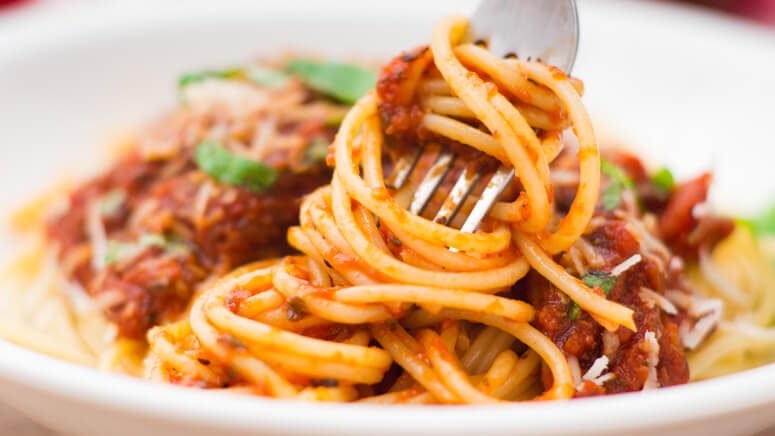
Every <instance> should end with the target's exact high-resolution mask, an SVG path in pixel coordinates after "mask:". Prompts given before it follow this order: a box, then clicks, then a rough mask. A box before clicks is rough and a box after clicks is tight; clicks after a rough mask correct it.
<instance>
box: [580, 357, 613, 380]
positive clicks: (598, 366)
mask: <svg viewBox="0 0 775 436" xmlns="http://www.w3.org/2000/svg"><path fill="white" fill-rule="evenodd" d="M606 369H608V357H606V356H600V357H598V358H597V359H595V361H594V362H592V366H590V367H589V369H588V370H587V372H586V373H585V374H584V376H583V377H581V378H582V380H589V381H591V380H593V379H596V378H598V377H600V376H601V375H602V374H603V371H605V370H606Z"/></svg>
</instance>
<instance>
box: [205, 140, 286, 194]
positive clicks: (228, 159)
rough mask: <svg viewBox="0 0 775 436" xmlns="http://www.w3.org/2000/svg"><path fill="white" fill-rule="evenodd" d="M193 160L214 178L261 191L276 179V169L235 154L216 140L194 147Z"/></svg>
mask: <svg viewBox="0 0 775 436" xmlns="http://www.w3.org/2000/svg"><path fill="white" fill-rule="evenodd" d="M194 160H195V161H196V164H197V165H198V166H199V168H200V169H201V170H202V171H204V172H206V173H207V174H209V175H210V176H211V177H212V178H214V179H215V180H218V181H219V182H222V183H228V184H231V185H236V186H242V187H245V188H248V189H251V190H253V191H263V190H264V189H266V188H268V187H270V186H272V184H273V183H274V181H275V180H276V179H277V170H276V169H274V168H272V167H271V166H269V165H266V164H263V163H261V162H256V161H252V160H250V159H245V158H243V157H240V156H237V155H235V154H233V153H231V152H230V151H228V150H226V149H225V148H224V147H223V146H222V145H220V144H218V143H216V142H202V143H201V144H199V145H198V146H197V147H196V151H195V152H194Z"/></svg>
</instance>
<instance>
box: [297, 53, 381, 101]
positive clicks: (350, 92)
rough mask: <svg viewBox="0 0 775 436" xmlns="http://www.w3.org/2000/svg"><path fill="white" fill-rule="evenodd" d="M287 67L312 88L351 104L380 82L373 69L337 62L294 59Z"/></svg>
mask: <svg viewBox="0 0 775 436" xmlns="http://www.w3.org/2000/svg"><path fill="white" fill-rule="evenodd" d="M286 69H287V72H288V73H290V74H293V75H296V76H298V77H299V78H301V80H303V81H304V83H305V84H306V85H307V86H309V87H310V88H312V89H314V90H316V91H318V92H322V93H323V94H326V95H329V96H331V97H333V98H335V99H337V100H340V101H342V102H345V103H351V104H352V103H355V102H356V101H357V100H358V99H359V98H361V97H363V96H364V95H365V94H366V93H367V92H368V91H369V90H370V89H372V88H374V85H375V84H376V82H377V74H376V73H375V72H374V71H372V70H368V69H366V68H363V67H359V66H356V65H351V64H343V63H338V62H317V61H308V60H302V59H293V60H291V61H290V62H288V65H287V67H286Z"/></svg>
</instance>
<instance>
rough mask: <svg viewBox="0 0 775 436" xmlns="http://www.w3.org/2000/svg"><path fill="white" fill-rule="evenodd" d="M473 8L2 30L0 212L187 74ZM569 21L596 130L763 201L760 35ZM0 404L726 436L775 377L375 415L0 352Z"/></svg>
mask: <svg viewBox="0 0 775 436" xmlns="http://www.w3.org/2000/svg"><path fill="white" fill-rule="evenodd" d="M472 6H473V5H472V4H471V3H470V2H465V1H446V2H429V1H423V2H420V1H418V0H414V1H406V0H401V1H398V0H391V1H390V2H379V3H377V2H364V1H356V0H352V1H346V2H341V1H340V2H337V3H333V2H302V1H296V0H284V1H282V2H271V3H270V2H247V1H236V2H228V3H226V2H214V1H201V2H200V1H189V2H185V3H181V2H171V1H170V2H155V3H153V4H151V3H150V2H148V3H145V2H131V3H130V2H126V3H112V2H110V3H91V2H88V3H82V4H80V5H77V6H72V5H71V4H57V5H55V6H53V9H48V10H46V9H45V8H34V9H33V10H32V11H30V12H20V13H15V14H13V15H11V16H5V17H0V153H2V157H3V159H2V160H0V186H2V190H3V192H2V203H3V205H5V204H8V203H16V202H18V201H19V200H20V199H21V198H23V197H25V196H26V195H28V194H29V193H30V192H34V191H35V190H38V189H42V188H44V187H46V186H47V185H49V184H50V183H51V182H52V180H53V179H54V176H55V175H56V174H57V173H59V172H61V171H62V168H67V169H71V170H75V172H76V173H77V172H78V171H82V170H83V169H84V168H94V163H95V162H98V161H99V159H98V158H97V157H98V156H100V155H101V154H102V153H101V151H100V148H99V145H100V144H104V143H105V142H104V141H105V140H106V138H107V137H109V136H110V134H111V133H113V132H115V131H116V130H117V129H121V128H125V127H127V126H132V125H137V124H138V123H141V122H142V121H144V120H147V119H149V118H152V117H153V116H154V115H156V114H157V113H159V112H161V111H163V110H164V108H166V107H170V106H171V105H172V104H173V103H174V97H175V94H174V82H175V78H176V77H177V75H178V74H179V73H180V72H182V71H187V70H191V69H198V68H201V67H208V66H219V65H223V64H224V63H226V64H228V63H233V62H238V61H239V60H243V59H246V58H248V57H251V56H253V55H261V54H266V55H271V54H273V53H277V52H278V51H282V50H285V49H294V50H297V51H298V50H301V51H306V52H316V53H321V52H322V53H325V54H330V55H333V56H338V57H350V58H352V57H356V58H359V57H360V58H365V59H370V60H379V59H386V58H388V57H389V56H391V55H395V54H397V53H398V52H399V51H400V50H402V49H405V48H409V47H413V46H415V45H417V44H420V43H423V42H425V41H427V40H428V39H429V34H430V30H431V27H432V25H433V23H434V22H435V20H436V19H438V18H439V17H440V16H441V15H443V14H444V13H446V12H449V11H459V12H463V13H465V12H468V11H470V10H471V9H472ZM580 15H581V20H582V27H581V28H582V38H581V52H580V54H579V58H578V63H577V66H576V70H575V71H574V73H575V74H576V75H578V76H580V77H581V78H583V79H584V80H585V82H586V84H587V90H588V93H587V96H586V97H585V98H586V102H587V105H588V107H589V108H590V111H591V113H592V115H593V117H594V118H595V120H596V123H597V124H598V126H599V130H600V131H606V132H614V134H615V135H616V136H617V137H619V138H624V139H625V140H626V142H627V143H628V144H630V145H631V146H633V147H634V148H636V149H638V151H639V152H640V153H642V154H643V155H644V156H646V157H647V159H648V160H649V161H651V162H656V163H665V164H667V165H669V166H670V167H671V168H673V169H674V171H675V172H676V173H677V174H678V176H679V177H681V176H683V177H688V176H690V175H691V174H693V173H696V172H698V171H700V170H703V169H709V168H712V169H714V170H715V174H716V187H715V191H714V193H713V198H714V199H715V204H716V205H717V206H718V207H720V208H721V209H722V210H725V211H743V212H749V211H753V210H755V209H756V208H757V206H764V205H765V204H766V203H768V202H769V201H770V200H772V199H773V198H775V196H774V195H773V193H775V177H772V175H771V173H770V171H771V170H770V168H771V166H772V162H773V161H775V159H773V158H775V146H774V145H775V144H774V142H775V141H773V139H772V135H771V125H772V122H773V119H775V109H774V108H773V105H772V102H773V101H775V75H773V73H772V72H773V71H775V35H773V34H772V33H769V32H768V31H765V30H763V29H760V28H757V27H754V26H753V25H748V24H742V23H738V22H733V21H729V20H726V19H723V18H720V17H717V16H714V15H708V14H701V13H699V12H696V11H692V10H688V9H678V8H672V7H666V6H662V5H659V4H653V3H640V2H631V1H622V0H611V1H581V2H580ZM2 247H10V245H2ZM2 251H5V252H4V253H2V255H3V257H5V258H7V256H8V251H9V249H7V248H4V249H3V250H2ZM0 398H2V399H3V400H5V401H6V402H8V403H9V404H11V405H12V406H13V407H15V408H16V409H18V410H20V411H21V412H23V413H25V414H27V415H29V416H30V417H32V418H33V419H35V420H38V421H40V422H41V423H44V424H45V425H47V426H49V427H51V428H53V429H56V430H59V431H61V432H64V433H67V434H73V435H95V436H96V435H108V434H110V435H138V434H142V435H149V436H162V435H165V436H166V435H175V434H186V435H192V436H198V435H213V434H218V435H225V436H226V435H228V436H231V435H248V434H283V435H310V434H315V435H324V434H325V435H328V434H330V435H364V434H369V435H372V436H377V435H392V434H407V435H408V434H422V435H424V436H429V435H445V436H449V435H471V434H477V435H481V436H485V435H501V434H504V435H505V434H523V435H530V434H547V435H570V434H573V435H581V434H589V435H591V434H595V435H615V434H625V433H626V434H628V435H645V434H654V433H657V432H659V433H660V434H662V435H679V434H680V435H686V434H703V435H715V434H730V435H732V434H734V435H739V434H752V433H754V432H756V431H759V430H761V429H763V428H766V427H767V426H770V425H773V424H775V415H773V414H772V413H771V410H772V407H775V366H768V367H763V368H760V369H756V370H752V371H748V372H745V373H741V374H737V375H733V376H729V377H724V378H720V379H716V380H711V381H708V382H701V383H695V384H692V385H688V386H682V387H677V388H669V389H663V390H659V391H652V392H648V393H643V394H627V395H619V396H613V397H607V398H595V399H586V400H578V401H571V402H562V403H559V402H558V403H543V404H516V405H504V406H496V407H414V408H404V407H390V408H385V407H373V406H360V405H331V404H309V403H292V402H285V401H277V400H267V399H261V398H252V397H247V396H238V395H228V394H221V393H215V392H203V391H197V390H192V389H184V388H177V387H172V386H161V385H156V384H152V383H148V382H144V381H142V380H134V379H130V378H126V377H121V376H116V375H111V374H104V373H99V372H96V371H93V370H90V369H87V368H82V367H78V366H75V365H71V364H68V363H64V362H61V361H58V360H55V359H52V358H49V357H46V356H42V355H39V354H37V353H34V352H31V351H27V350H24V349H22V348H19V347H17V346H14V345H11V344H8V343H5V342H3V341H0Z"/></svg>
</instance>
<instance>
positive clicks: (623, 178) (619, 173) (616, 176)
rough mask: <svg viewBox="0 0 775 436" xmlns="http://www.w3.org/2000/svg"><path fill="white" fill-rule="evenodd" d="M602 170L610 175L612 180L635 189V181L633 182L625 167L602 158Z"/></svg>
mask: <svg viewBox="0 0 775 436" xmlns="http://www.w3.org/2000/svg"><path fill="white" fill-rule="evenodd" d="M600 171H601V172H602V173H603V174H605V175H606V176H608V177H610V178H611V180H612V181H614V182H616V183H618V184H620V185H622V186H624V187H625V188H627V189H633V188H634V187H635V183H633V182H632V179H631V178H630V176H628V175H627V173H625V172H624V170H623V169H621V168H619V167H618V166H617V165H614V164H612V163H611V162H609V161H607V160H606V159H602V158H601V159H600Z"/></svg>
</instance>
